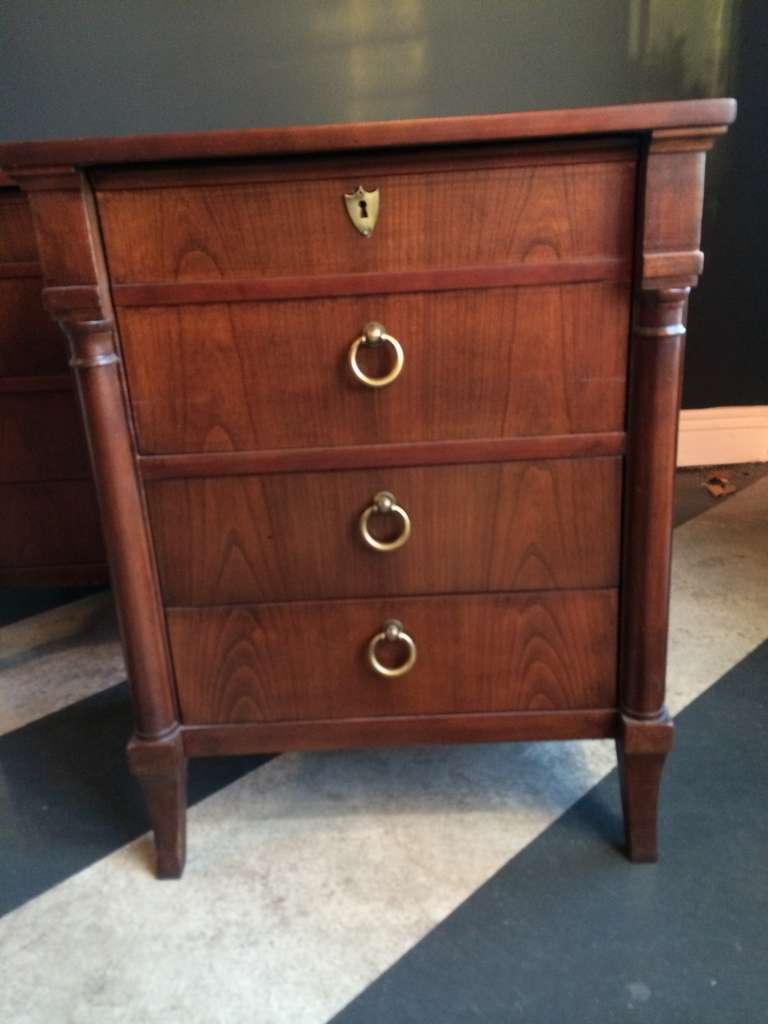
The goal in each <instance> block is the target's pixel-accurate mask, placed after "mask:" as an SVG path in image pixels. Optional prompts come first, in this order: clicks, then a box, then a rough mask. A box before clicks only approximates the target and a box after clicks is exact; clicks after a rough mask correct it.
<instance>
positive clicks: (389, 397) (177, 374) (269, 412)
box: [119, 284, 630, 453]
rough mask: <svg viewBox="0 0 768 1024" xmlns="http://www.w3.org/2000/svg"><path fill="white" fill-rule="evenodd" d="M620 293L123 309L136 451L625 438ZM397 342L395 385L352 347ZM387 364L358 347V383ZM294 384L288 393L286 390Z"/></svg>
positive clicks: (625, 324)
mask: <svg viewBox="0 0 768 1024" xmlns="http://www.w3.org/2000/svg"><path fill="white" fill-rule="evenodd" d="M629 299H630V293H629V287H628V286H627V285H618V284H584V285H568V286H561V287H541V288H516V289H512V288H509V289H506V288H503V289H492V290H485V289H478V290H472V291H468V292H464V291H457V292H441V293H439V294H434V295H433V294H429V293H418V294H415V295H394V296H388V295H375V296H367V297H365V298H354V299H351V298H349V299H315V300H312V301H303V302H298V301H294V302H256V303H240V304H235V305H210V306H190V307H183V306H181V307H175V308H172V309H169V308H151V309H123V310H121V312H120V317H119V323H120V329H121V338H122V345H123V352H124V356H125V363H126V368H127V372H128V381H129V386H130V390H131V399H132V401H133V404H134V410H135V419H136V427H137V431H138V441H139V446H140V449H141V451H142V452H145V453H173V452H207V451H238V450H249V449H279V448H305V447H306V448H309V447H315V446H318V445H322V446H332V445H334V444H340V445H341V444H344V445H356V444H366V443H370V442H371V441H373V440H375V441H377V442H378V443H381V444H387V443H398V442H415V441H433V440H452V439H468V438H486V439H490V438H494V437H510V436H514V435H545V434H582V433H601V432H615V431H621V430H623V426H624V400H625V390H626V358H627V337H628V330H629ZM371 320H375V321H379V322H381V323H382V324H384V326H385V327H386V329H387V331H388V332H389V333H390V334H392V335H394V336H395V337H396V338H397V339H398V340H399V341H400V343H401V345H402V346H403V350H404V355H405V364H404V369H403V371H402V373H401V374H400V376H399V377H398V378H397V380H396V381H394V382H393V383H392V384H391V385H390V386H388V387H386V388H381V389H376V388H370V387H366V386H365V385H364V384H361V383H360V382H359V381H358V380H357V379H356V378H355V377H354V375H353V374H352V372H351V370H350V369H349V366H348V361H347V355H348V351H349V348H350V346H351V344H352V343H353V342H354V340H355V338H357V337H358V336H359V335H360V334H361V332H362V329H363V327H364V326H365V324H366V323H368V322H369V321H371ZM391 361H392V354H391V349H390V347H389V346H388V345H386V344H382V345H380V346H378V347H377V348H374V349H369V350H367V351H366V350H365V349H364V348H362V349H360V350H359V351H358V363H359V364H360V365H361V366H362V367H363V369H364V370H365V372H366V373H368V374H369V375H372V376H382V375H383V374H385V373H386V372H387V370H388V369H389V366H390V364H391ZM286 381H290V387H289V388H287V389H286V388H285V386H284V383H285V382H286Z"/></svg>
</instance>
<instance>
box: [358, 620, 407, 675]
mask: <svg viewBox="0 0 768 1024" xmlns="http://www.w3.org/2000/svg"><path fill="white" fill-rule="evenodd" d="M385 640H386V641H387V642H388V643H391V644H393V643H401V644H404V645H405V648H406V657H405V661H404V662H403V663H402V665H398V666H397V668H388V667H387V666H386V665H382V663H381V662H380V661H379V659H378V658H377V657H376V648H377V647H378V645H379V644H380V643H382V642H383V641H385ZM416 653H417V652H416V644H415V643H414V642H413V638H412V637H410V636H408V634H407V633H406V632H405V630H404V629H403V624H402V622H398V621H397V619H388V620H387V621H386V622H385V623H384V625H383V626H382V627H381V632H380V633H377V634H376V636H374V637H373V638H372V639H371V641H370V643H369V644H368V664H369V665H370V666H371V668H372V669H373V671H374V672H376V673H377V674H378V675H380V676H385V677H386V678H387V679H397V677H398V676H404V675H405V674H406V672H410V671H411V669H412V668H413V666H414V665H415V664H416Z"/></svg>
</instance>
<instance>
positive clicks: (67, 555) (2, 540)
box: [0, 479, 106, 585]
mask: <svg viewBox="0 0 768 1024" xmlns="http://www.w3.org/2000/svg"><path fill="white" fill-rule="evenodd" d="M0 509H2V524H3V525H2V529H1V530H0V567H2V568H4V569H7V570H9V576H10V575H11V572H10V570H22V571H21V572H20V573H18V574H13V575H18V576H20V577H21V578H22V579H23V577H24V572H23V570H25V569H26V568H27V567H32V566H34V567H35V568H36V569H37V570H38V573H39V571H40V569H41V568H44V567H45V566H50V567H51V570H52V571H51V579H50V583H51V585H54V583H53V581H55V580H58V579H59V578H60V577H59V575H58V572H57V567H58V566H60V565H72V564H77V563H83V564H84V565H89V566H90V565H92V563H94V562H101V563H102V578H105V576H106V574H105V572H104V569H103V558H104V549H103V547H102V541H101V531H100V529H99V509H98V505H97V503H96V495H95V494H94V492H93V485H92V483H91V481H90V480H88V479H85V480H45V481H33V482H29V483H0ZM42 582H43V580H42V579H40V578H39V577H38V578H37V580H36V585H39V584H41V583H42Z"/></svg>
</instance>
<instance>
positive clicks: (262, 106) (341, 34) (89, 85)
mask: <svg viewBox="0 0 768 1024" xmlns="http://www.w3.org/2000/svg"><path fill="white" fill-rule="evenodd" d="M766 40H768V5H765V4H763V3H761V2H759V0H754V2H749V0H741V2H740V0H675V2H674V3H672V2H670V0H525V2H524V0H386V2H385V0H378V2H375V0H370V2H366V0H217V2H212V0H208V2H201V0H38V2H30V0H3V3H2V4H0V94H1V95H2V96H3V98H4V105H3V107H2V109H1V110H0V138H1V139H3V140H10V139H22V138H44V137H49V138H50V137H57V136H58V137H63V136H85V135H118V134H133V133H142V132H165V131H185V130H186V131H191V130H204V129H221V128H244V127H255V126H261V125H273V124H286V123H294V124H296V123H320V122H328V121H350V120H368V119H377V118H384V119H386V118H395V117H420V116H430V115H450V114H463V113H492V112H498V111H507V110H520V109H526V108H529V109H532V108H539V109H543V108H548V107H567V106H580V105H588V104H602V103H619V102H631V101H633V100H634V101H637V100H653V99H675V98H688V97H696V96H713V95H726V94H734V95H736V96H737V98H738V99H739V102H740V115H739V121H738V122H737V125H736V127H735V128H734V129H733V131H732V133H731V135H730V136H729V137H728V138H727V139H726V140H725V141H724V142H721V143H719V144H718V146H717V147H716V149H715V151H714V154H713V158H712V163H711V173H710V184H711V186H712V188H711V189H710V192H709V195H708V200H707V208H706V216H705V248H706V250H707V251H708V262H707V269H706V275H705V278H704V285H703V287H702V289H701V290H700V293H699V294H697V295H696V296H695V298H694V301H693V303H692V309H691V318H690V327H691V329H690V341H689V355H688V361H687V378H686V389H685V404H686V405H688V406H708V405H730V404H748V403H765V402H768V350H767V348H766V346H765V345H764V343H763V337H762V324H763V323H764V322H765V321H766V318H767V315H768V288H766V287H765V285H764V284H763V281H762V277H763V276H764V274H763V268H764V267H765V265H766V261H765V258H764V256H763V246H762V236H764V235H765V234H766V228H768V211H767V210H766V195H765V190H764V188H763V187H762V181H761V180H760V181H759V180H758V178H762V177H763V175H764V173H765V170H764V169H765V167H766V160H765V156H766V151H765V150H766V138H765V136H766V133H765V124H766V109H765V103H766V99H765V95H766V77H765V67H766V63H767V61H766V57H767V56H768V54H766V52H765V47H766Z"/></svg>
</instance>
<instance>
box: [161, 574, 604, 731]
mask: <svg viewBox="0 0 768 1024" xmlns="http://www.w3.org/2000/svg"><path fill="white" fill-rule="evenodd" d="M616 608H617V597H616V592H615V591H613V590H602V591H600V590H598V591H571V592H550V593H532V594H495V595H482V596H474V597H446V596H440V597H423V598H393V599H389V600H368V601H361V602H354V601H341V602H317V603H305V604H283V605H261V606H258V607H256V606H247V607H230V608H171V609H169V610H168V612H167V617H168V628H169V633H170V643H171V651H172V656H173V662H174V667H175V673H176V685H177V690H178V695H179V701H180V705H181V716H182V721H183V722H184V723H185V724H188V725H190V724H215V723H223V722H229V723H232V722H277V721H301V720H311V719H334V718H336V719H338V718H368V717H373V716H381V715H428V714H438V713H442V714H450V713H452V712H455V713H457V714H466V713H470V712H477V711H548V710H553V711H555V710H557V711H563V710H568V709H583V708H609V707H613V706H615V704H616V643H617V641H616V635H617V612H616ZM391 620H399V622H400V623H401V625H402V627H403V630H404V631H405V632H406V633H407V636H408V637H409V638H410V640H411V641H412V642H413V643H414V644H415V647H416V661H415V663H414V665H413V667H412V668H411V670H410V671H408V672H407V673H406V674H405V675H401V676H399V677H396V678H389V677H383V676H381V675H379V674H377V672H376V671H374V669H373V668H372V667H371V665H370V663H369V660H368V647H369V643H370V641H371V640H372V639H373V638H375V637H376V636H377V635H379V634H380V633H381V632H382V628H383V626H384V624H385V623H386V622H388V621H391ZM374 656H375V657H376V658H377V660H378V662H379V663H380V664H381V665H383V666H384V667H385V668H390V669H392V668H398V667H403V665H405V664H406V662H407V658H408V648H407V647H406V644H405V641H403V640H395V641H393V642H392V643H390V642H389V641H388V640H387V639H382V640H380V641H379V642H378V643H377V644H376V645H375V646H374Z"/></svg>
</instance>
